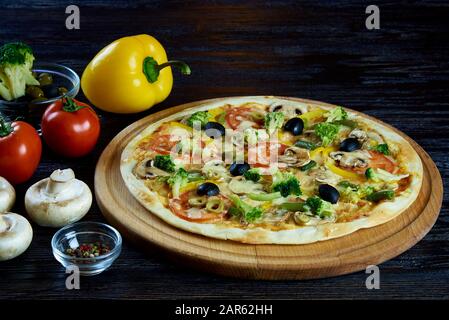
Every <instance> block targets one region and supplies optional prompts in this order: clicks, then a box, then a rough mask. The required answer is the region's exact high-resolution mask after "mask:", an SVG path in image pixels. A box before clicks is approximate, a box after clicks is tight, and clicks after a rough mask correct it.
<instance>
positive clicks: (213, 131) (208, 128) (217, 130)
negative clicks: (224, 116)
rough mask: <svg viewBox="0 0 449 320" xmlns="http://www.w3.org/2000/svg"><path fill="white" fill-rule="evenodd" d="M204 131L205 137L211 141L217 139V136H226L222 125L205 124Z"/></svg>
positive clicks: (214, 123) (215, 123) (216, 123)
mask: <svg viewBox="0 0 449 320" xmlns="http://www.w3.org/2000/svg"><path fill="white" fill-rule="evenodd" d="M204 130H205V133H206V135H207V136H208V137H210V138H212V139H214V138H218V136H224V135H225V134H226V129H225V127H223V125H222V124H221V123H218V122H208V123H206V125H205V126H204ZM217 135H218V136H217Z"/></svg>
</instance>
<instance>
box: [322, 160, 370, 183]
mask: <svg viewBox="0 0 449 320" xmlns="http://www.w3.org/2000/svg"><path fill="white" fill-rule="evenodd" d="M326 167H328V168H329V170H330V171H332V172H333V173H335V174H338V175H339V176H341V177H343V178H346V179H361V178H363V176H362V175H361V174H358V173H355V172H352V171H348V170H344V169H342V168H339V167H337V166H336V165H334V164H333V163H332V162H331V161H327V162H326Z"/></svg>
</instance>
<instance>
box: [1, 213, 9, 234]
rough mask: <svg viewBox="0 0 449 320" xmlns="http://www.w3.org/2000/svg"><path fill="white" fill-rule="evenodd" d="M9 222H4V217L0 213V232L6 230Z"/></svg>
mask: <svg viewBox="0 0 449 320" xmlns="http://www.w3.org/2000/svg"><path fill="white" fill-rule="evenodd" d="M8 228H9V224H8V223H7V222H6V219H5V217H3V215H2V214H1V213H0V234H2V233H3V232H5V231H6V230H8Z"/></svg>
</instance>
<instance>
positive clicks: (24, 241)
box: [0, 212, 33, 261]
mask: <svg viewBox="0 0 449 320" xmlns="http://www.w3.org/2000/svg"><path fill="white" fill-rule="evenodd" d="M32 239H33V229H32V228H31V225H30V223H29V222H28V220H27V219H25V218H24V217H22V216H21V215H18V214H16V213H11V212H7V213H0V261H6V260H10V259H13V258H15V257H17V256H19V255H21V254H22V253H23V252H25V250H26V249H27V248H28V247H29V246H30V244H31V240H32Z"/></svg>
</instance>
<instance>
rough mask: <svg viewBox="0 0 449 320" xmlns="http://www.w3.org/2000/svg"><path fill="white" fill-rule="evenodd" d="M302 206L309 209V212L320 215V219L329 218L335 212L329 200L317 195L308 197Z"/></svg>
mask: <svg viewBox="0 0 449 320" xmlns="http://www.w3.org/2000/svg"><path fill="white" fill-rule="evenodd" d="M304 207H305V208H307V209H309V211H310V212H311V213H313V214H314V215H316V216H318V217H320V218H321V219H324V218H331V217H332V216H333V215H334V213H335V209H334V207H333V206H332V204H331V203H330V202H327V201H324V200H323V199H321V198H320V197H318V196H313V197H310V198H308V199H307V200H306V203H305V205H304Z"/></svg>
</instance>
